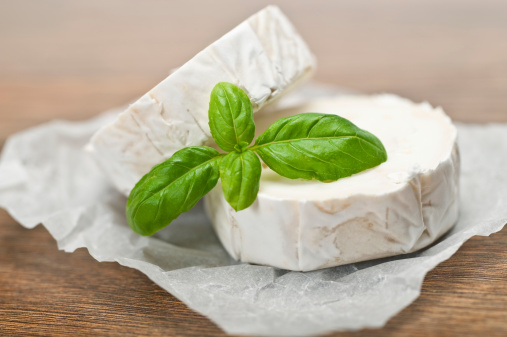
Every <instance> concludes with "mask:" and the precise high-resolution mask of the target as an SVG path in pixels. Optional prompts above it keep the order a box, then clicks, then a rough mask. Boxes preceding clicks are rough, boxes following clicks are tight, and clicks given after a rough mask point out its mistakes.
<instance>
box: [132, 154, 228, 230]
mask: <svg viewBox="0 0 507 337" xmlns="http://www.w3.org/2000/svg"><path fill="white" fill-rule="evenodd" d="M221 158H222V157H221V156H220V153H219V152H218V151H217V150H215V149H212V148H210V147H204V146H194V147H187V148H184V149H182V150H179V151H178V152H176V153H175V154H174V155H173V156H172V157H171V158H169V159H168V160H166V161H165V162H163V163H161V164H158V165H156V166H154V167H153V168H152V169H151V171H150V172H148V173H147V174H146V175H145V176H144V177H143V178H142V179H141V180H139V182H138V183H137V184H136V186H135V187H134V189H133V190H132V191H131V192H130V195H129V198H128V201H127V221H128V223H129V225H130V227H131V228H132V229H133V230H134V231H135V232H136V233H139V234H141V235H151V234H153V233H155V232H156V231H158V230H160V229H162V228H164V227H166V226H167V225H169V223H171V221H173V220H174V219H176V218H177V217H178V216H179V215H180V214H181V213H183V212H187V211H189V210H190V209H191V208H192V207H194V206H195V204H196V203H197V202H198V201H199V199H201V198H202V197H203V196H204V195H205V194H206V193H208V192H209V191H210V190H211V189H212V188H213V187H215V185H216V184H217V181H218V177H219V164H220V163H219V162H220V159H221Z"/></svg>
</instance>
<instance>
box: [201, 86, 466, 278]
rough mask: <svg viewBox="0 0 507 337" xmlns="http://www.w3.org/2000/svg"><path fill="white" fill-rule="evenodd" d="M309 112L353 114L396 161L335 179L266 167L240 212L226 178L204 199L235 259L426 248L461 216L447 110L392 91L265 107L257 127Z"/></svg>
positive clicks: (326, 260)
mask: <svg viewBox="0 0 507 337" xmlns="http://www.w3.org/2000/svg"><path fill="white" fill-rule="evenodd" d="M303 112H321V113H328V114H336V115H339V116H342V117H344V118H347V119H348V120H350V121H351V122H352V123H354V124H356V125H357V126H358V127H360V128H362V129H365V130H367V131H369V132H371V133H373V134H374V135H376V136H377V137H378V138H379V139H380V140H381V141H382V143H383V144H384V147H385V148H386V151H387V155H388V160H387V161H386V162H385V163H383V164H381V165H379V166H377V167H374V168H372V169H369V170H366V171H363V172H361V173H358V174H355V175H353V176H350V177H347V178H342V179H339V180H337V181H335V182H330V183H322V182H319V181H306V180H292V179H287V178H284V177H281V176H279V175H278V174H276V173H275V172H273V171H271V170H270V169H269V168H267V167H265V168H263V172H262V177H261V182H260V190H259V194H258V196H257V200H256V201H255V202H254V204H253V205H252V206H250V207H249V208H247V209H245V210H242V211H240V212H236V211H234V210H233V209H232V208H231V207H230V206H229V205H228V203H227V202H226V201H225V199H224V197H223V193H222V191H221V189H222V187H221V186H220V184H219V185H218V186H217V187H216V188H215V189H214V190H213V191H212V192H211V193H210V194H209V195H208V196H207V197H206V198H205V205H206V209H207V212H208V215H209V216H210V218H211V220H212V223H213V226H214V228H215V230H216V233H217V235H218V237H219V238H220V240H221V242H222V244H223V245H224V247H225V249H226V250H227V251H228V252H229V254H230V255H231V256H233V257H234V258H235V259H237V260H241V261H244V262H249V263H254V264H261V265H269V266H273V267H278V268H283V269H289V270H298V271H310V270H315V269H321V268H327V267H333V266H339V265H343V264H348V263H353V262H358V261H364V260H371V259H377V258H382V257H387V256H392V255H398V254H405V253H410V252H413V251H416V250H419V249H421V248H423V247H426V246H428V245H430V244H431V243H433V242H434V241H435V240H437V239H438V238H439V237H440V236H442V235H443V234H444V233H445V232H447V231H448V230H449V229H450V228H451V227H452V226H453V224H454V223H455V222H456V220H457V218H458V182H459V181H458V178H459V152H458V148H457V145H456V135H457V132H456V128H455V127H454V126H453V124H452V123H451V120H450V119H449V117H447V116H446V115H445V113H444V112H443V111H442V109H441V108H436V109H435V108H432V107H431V106H430V105H429V104H427V103H421V104H415V103H412V102H410V101H409V100H406V99H403V98H400V97H397V96H394V95H378V96H359V95H348V96H336V97H332V98H324V99H318V100H313V101H309V102H307V103H305V104H301V105H298V106H296V107H292V108H288V109H285V110H280V111H277V112H273V113H270V114H265V115H260V116H258V117H257V119H256V128H257V131H258V133H261V132H262V131H264V130H265V129H266V128H267V127H268V126H269V125H270V124H271V123H273V122H274V121H275V120H277V119H279V118H281V117H285V116H289V115H295V114H299V113H303ZM264 166H265V165H264Z"/></svg>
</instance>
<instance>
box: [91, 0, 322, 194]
mask: <svg viewBox="0 0 507 337" xmlns="http://www.w3.org/2000/svg"><path fill="white" fill-rule="evenodd" d="M314 68H315V59H314V57H313V55H312V54H311V52H310V50H309V49H308V47H307V45H306V44H305V42H304V41H303V40H302V38H301V37H300V36H299V35H298V34H297V32H296V31H295V29H294V27H293V26H292V25H291V23H290V22H289V21H288V19H287V18H286V17H285V16H284V15H283V14H282V12H281V11H280V10H279V9H278V8H277V7H275V6H269V7H266V8H265V9H263V10H261V11H260V12H258V13H257V14H255V15H253V16H252V17H250V18H249V19H248V20H246V21H244V22H243V23H241V24H240V25H238V26H237V27H236V28H234V29H233V30H231V31H230V32H229V33H227V34H226V35H224V36H223V37H222V38H220V39H219V40H217V41H215V42H214V43H213V44H211V45H210V46H208V47H207V48H206V49H204V50H203V51H201V52H200V53H199V54H197V55H196V56H195V57H194V58H192V59H191V60H190V61H188V62H187V63H186V64H184V65H183V66H182V67H181V68H179V69H177V70H176V71H175V72H174V73H172V74H171V75H170V76H169V77H167V78H166V79H165V80H163V81H162V82H161V83H159V84H158V85H157V86H156V87H154V88H153V89H152V90H150V91H149V92H148V93H147V94H145V95H144V96H142V97H141V98H140V99H139V100H138V101H137V102H135V103H134V104H132V105H131V106H130V107H129V108H128V109H127V110H125V111H124V112H123V113H122V114H121V115H120V116H119V117H118V119H117V120H116V121H115V122H114V123H113V124H111V125H109V126H106V127H105V128H103V129H101V130H99V131H98V132H97V133H96V134H95V135H94V137H93V138H92V140H91V141H90V143H89V144H88V145H87V147H86V149H87V150H88V151H89V152H91V153H92V155H93V156H94V157H95V158H96V159H97V161H98V163H99V165H100V166H101V167H102V169H103V170H104V171H105V173H106V174H107V175H108V176H109V178H110V179H111V180H112V182H113V183H114V184H115V186H116V187H117V188H118V189H119V190H120V191H121V192H122V193H124V194H126V195H128V193H129V192H130V190H131V189H132V188H133V187H134V185H135V184H136V183H137V181H139V179H141V177H142V176H143V175H144V174H146V173H147V172H148V171H149V170H150V169H151V168H152V167H153V166H154V165H156V164H158V163H160V162H162V161H164V160H165V159H167V158H169V157H170V156H171V155H172V154H173V153H174V152H176V151H178V150H180V149H181V148H183V147H186V146H197V145H205V144H207V143H208V142H209V140H210V139H211V135H210V131H209V127H208V104H209V97H210V93H211V90H212V89H213V87H214V86H215V85H216V84H217V83H218V82H231V83H234V84H236V85H238V86H239V87H241V88H242V89H243V90H244V91H245V92H246V93H247V95H248V96H249V98H250V100H251V101H252V104H253V107H254V112H255V111H257V110H259V109H260V108H261V107H263V106H264V105H265V104H267V103H269V102H271V101H273V100H274V99H275V98H277V97H278V96H280V95H281V94H282V93H283V92H286V91H287V90H288V89H290V88H292V87H293V86H296V85H297V84H299V83H301V82H302V81H303V80H304V79H305V78H307V77H308V76H309V75H310V74H311V72H312V70H313V69H314Z"/></svg>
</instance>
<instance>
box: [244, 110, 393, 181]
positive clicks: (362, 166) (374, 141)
mask: <svg viewBox="0 0 507 337" xmlns="http://www.w3.org/2000/svg"><path fill="white" fill-rule="evenodd" d="M250 149H251V150H255V151H256V152H257V153H258V154H259V156H260V157H261V159H262V160H263V161H264V163H265V164H266V165H268V166H269V167H270V168H271V169H272V170H273V171H275V172H277V173H278V174H280V175H282V176H284V177H287V178H291V179H296V178H303V179H318V180H320V181H325V182H326V181H334V180H337V179H339V178H343V177H348V176H350V175H352V174H355V173H358V172H361V171H363V170H366V169H369V168H372V167H374V166H377V165H379V164H381V163H383V162H385V161H386V160H387V153H386V150H385V148H384V146H383V145H382V143H381V142H380V140H379V139H378V138H377V137H375V136H374V135H372V134H371V133H369V132H368V131H365V130H362V129H360V128H358V127H357V126H355V125H354V124H352V123H351V122H350V121H348V120H346V119H345V118H342V117H339V116H337V115H328V114H322V113H303V114H299V115H295V116H290V117H285V118H281V119H279V120H278V121H276V122H275V123H274V124H273V125H271V126H270V127H269V128H268V129H267V130H266V131H265V132H264V133H263V134H262V135H260V136H259V137H258V138H257V140H256V142H255V145H254V146H252V147H251V148H250Z"/></svg>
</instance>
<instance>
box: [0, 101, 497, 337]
mask: <svg viewBox="0 0 507 337" xmlns="http://www.w3.org/2000/svg"><path fill="white" fill-rule="evenodd" d="M310 95H311V96H314V95H316V93H315V92H313V93H311V94H310ZM116 113H118V111H111V112H109V113H106V114H104V115H101V116H99V117H97V118H95V119H92V120H90V121H85V122H64V121H54V122H50V123H47V124H44V125H41V126H39V127H36V128H32V129H29V130H26V131H24V132H20V133H18V134H15V135H13V136H11V137H10V138H9V139H8V140H7V142H6V144H5V147H4V149H3V153H2V157H1V159H0V206H1V207H3V208H5V209H7V210H8V211H9V213H10V214H11V215H12V216H13V217H14V218H15V219H16V220H17V221H19V222H20V223H21V224H22V225H23V226H25V227H28V228H33V227H35V226H36V225H37V224H39V223H42V224H43V225H44V226H45V227H46V228H47V229H48V231H49V232H50V233H51V235H52V236H53V237H54V238H55V239H56V240H57V241H58V247H59V248H60V249H62V250H65V251H66V252H72V251H74V250H75V249H77V248H80V247H86V248H87V249H88V251H89V252H90V254H91V255H92V256H93V257H94V258H95V259H97V260H98V261H116V262H118V263H120V264H121V265H124V266H128V267H131V268H135V269H138V270H140V271H141V272H143V273H145V274H146V275H147V276H148V277H149V278H150V279H152V280H153V281H154V282H155V283H157V284H158V285H160V286H161V287H162V288H164V289H165V290H167V291H168V292H170V293H171V294H173V295H174V296H176V297H177V298H179V299H180V300H181V301H183V302H184V303H186V304H187V305H188V306H189V307H190V308H192V309H194V310H196V311H198V312H199V313H201V314H203V315H205V316H207V317H209V318H210V319H211V320H213V321H214V322H215V323H217V324H218V325H219V326H220V327H221V328H222V329H224V330H225V331H226V332H228V333H236V334H260V335H280V336H306V335H315V334H321V333H325V332H330V331H338V330H355V329H360V328H364V327H369V328H378V327H382V326H383V325H384V324H385V323H386V322H387V320H388V319H390V318H391V317H393V316H394V315H396V313H398V312H399V311H401V310H402V309H403V308H405V307H406V306H408V305H409V304H410V303H411V302H412V301H414V300H415V299H416V298H417V296H418V295H419V293H420V290H421V284H422V281H423V279H424V276H425V275H426V273H427V272H428V271H429V270H431V269H432V268H434V267H435V266H436V265H437V264H439V263H440V262H442V261H444V260H446V259H448V258H449V257H450V256H451V255H452V254H454V252H456V250H457V249H458V248H459V247H460V246H461V245H462V244H463V242H465V241H466V240H467V239H468V238H470V237H472V236H474V235H482V236H487V235H490V234H491V233H494V232H497V231H499V230H500V229H501V228H502V227H503V226H504V224H505V223H506V222H507V207H506V205H507V170H506V167H507V124H503V125H466V124H458V132H459V146H460V150H461V158H462V173H461V200H460V202H461V213H460V219H459V222H458V223H457V225H456V226H455V227H454V228H453V229H452V230H451V232H449V233H448V234H447V235H446V236H445V237H444V238H443V239H441V240H440V241H439V242H438V243H437V244H435V245H433V246H432V247H430V248H427V249H424V250H421V251H419V252H416V253H412V254H409V255H403V256H397V257H392V258H386V259H381V260H375V261H369V262H362V263H356V264H351V265H346V266H341V267H335V268H329V269H324V270H319V271H314V272H307V273H302V272H290V271H284V270H279V269H276V268H271V267H264V266H256V265H249V264H238V263H237V262H235V261H233V260H232V259H231V258H230V257H229V256H228V255H227V253H226V252H225V251H224V250H223V248H222V246H221V245H220V243H219V241H218V239H217V238H216V236H215V234H214V232H213V229H212V227H211V225H210V223H209V221H208V220H207V218H206V216H205V215H204V213H203V210H202V207H201V206H200V205H198V206H197V207H196V208H195V209H193V210H192V211H191V212H189V213H186V214H184V215H182V216H181V217H180V218H179V219H177V221H175V222H174V223H173V224H171V226H169V227H168V228H166V229H165V230H163V231H161V232H159V233H158V234H157V235H155V236H153V237H141V236H139V235H137V234H135V233H134V232H132V231H131V230H130V228H129V227H128V225H127V222H126V220H125V216H124V209H125V202H126V199H125V197H123V196H122V195H121V194H120V193H118V192H116V191H115V190H114V188H113V187H112V186H111V185H110V184H109V182H108V181H107V180H106V178H105V177H104V176H103V175H102V173H101V172H100V170H99V169H98V167H97V165H96V164H95V162H94V161H93V160H92V159H91V158H90V157H89V156H88V155H87V154H86V153H85V152H83V151H82V148H83V146H84V145H85V144H86V143H87V141H88V139H89V138H90V136H91V135H92V134H93V133H94V132H95V130H97V129H98V128H99V127H100V126H102V125H104V124H106V123H109V122H110V121H112V120H113V118H114V116H115V115H116Z"/></svg>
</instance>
